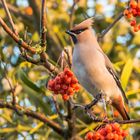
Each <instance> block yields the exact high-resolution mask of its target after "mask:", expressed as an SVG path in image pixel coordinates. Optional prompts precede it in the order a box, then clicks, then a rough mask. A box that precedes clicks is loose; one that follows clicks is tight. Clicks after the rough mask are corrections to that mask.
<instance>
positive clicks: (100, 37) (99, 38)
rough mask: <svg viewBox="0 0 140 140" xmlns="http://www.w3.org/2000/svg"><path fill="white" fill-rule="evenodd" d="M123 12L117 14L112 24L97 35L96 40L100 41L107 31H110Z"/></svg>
mask: <svg viewBox="0 0 140 140" xmlns="http://www.w3.org/2000/svg"><path fill="white" fill-rule="evenodd" d="M123 16H124V15H123V12H121V13H120V14H119V16H118V17H117V18H116V19H115V20H114V21H113V23H112V24H110V25H109V26H108V27H107V28H106V29H105V30H104V31H103V32H102V33H101V34H100V35H99V37H98V41H100V40H101V39H102V38H103V37H104V36H105V35H106V34H107V33H108V31H110V29H111V28H112V27H113V26H114V25H115V24H116V23H117V22H118V21H119V20H120V19H121V18H122V17H123Z"/></svg>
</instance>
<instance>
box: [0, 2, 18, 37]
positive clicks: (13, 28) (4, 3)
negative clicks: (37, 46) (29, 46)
mask: <svg viewBox="0 0 140 140" xmlns="http://www.w3.org/2000/svg"><path fill="white" fill-rule="evenodd" d="M2 4H3V7H4V9H5V12H6V14H7V16H8V18H9V21H10V24H11V26H12V30H13V32H14V33H15V34H16V35H18V32H17V30H16V28H15V24H14V22H13V20H12V17H11V14H10V12H9V9H8V7H7V4H6V1H5V0H2Z"/></svg>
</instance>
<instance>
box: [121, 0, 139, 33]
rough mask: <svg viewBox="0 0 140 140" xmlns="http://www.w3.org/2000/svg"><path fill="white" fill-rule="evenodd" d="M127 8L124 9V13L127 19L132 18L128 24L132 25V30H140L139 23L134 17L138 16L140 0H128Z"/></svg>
mask: <svg viewBox="0 0 140 140" xmlns="http://www.w3.org/2000/svg"><path fill="white" fill-rule="evenodd" d="M129 7H130V8H129V9H125V10H124V15H125V16H126V17H127V18H128V19H132V18H133V19H132V20H131V21H130V25H131V26H132V27H133V30H134V32H138V31H139V30H140V25H138V24H137V21H136V17H140V0H138V1H135V0H130V3H129Z"/></svg>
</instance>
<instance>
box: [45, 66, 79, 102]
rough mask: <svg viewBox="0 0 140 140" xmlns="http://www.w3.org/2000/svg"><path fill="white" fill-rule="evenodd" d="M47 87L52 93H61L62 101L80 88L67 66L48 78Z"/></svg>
mask: <svg viewBox="0 0 140 140" xmlns="http://www.w3.org/2000/svg"><path fill="white" fill-rule="evenodd" d="M47 87H48V89H49V90H51V91H53V92H54V94H61V95H62V98H63V100H64V101H66V100H68V99H69V97H70V96H71V95H73V94H74V93H75V92H78V91H79V89H80V86H79V84H78V80H77V78H76V77H75V76H74V74H73V72H72V71H71V70H69V69H68V68H65V69H64V71H63V72H61V73H59V74H58V75H57V76H56V77H55V78H54V79H51V80H49V82H48V85H47Z"/></svg>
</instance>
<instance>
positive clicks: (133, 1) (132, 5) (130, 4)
mask: <svg viewBox="0 0 140 140" xmlns="http://www.w3.org/2000/svg"><path fill="white" fill-rule="evenodd" d="M129 6H130V7H131V8H133V9H135V8H137V2H136V1H135V0H131V2H130V3H129Z"/></svg>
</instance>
